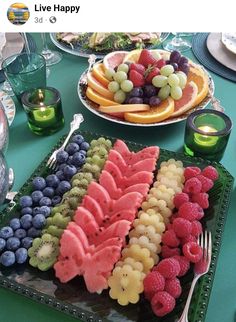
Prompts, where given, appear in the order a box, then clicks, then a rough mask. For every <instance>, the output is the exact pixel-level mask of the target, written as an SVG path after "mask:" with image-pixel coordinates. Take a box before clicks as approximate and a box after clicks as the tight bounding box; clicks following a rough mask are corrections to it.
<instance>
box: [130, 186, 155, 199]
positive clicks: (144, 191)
mask: <svg viewBox="0 0 236 322" xmlns="http://www.w3.org/2000/svg"><path fill="white" fill-rule="evenodd" d="M149 188H150V186H149V184H148V183H137V184H134V185H132V186H129V187H128V188H126V189H125V190H124V195H125V194H126V193H128V192H139V193H141V195H142V196H143V199H144V198H146V196H147V194H148V191H149Z"/></svg>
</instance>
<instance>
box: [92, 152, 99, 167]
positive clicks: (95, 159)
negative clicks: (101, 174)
mask: <svg viewBox="0 0 236 322" xmlns="http://www.w3.org/2000/svg"><path fill="white" fill-rule="evenodd" d="M100 160H101V158H100V156H99V155H97V154H95V155H94V156H93V157H92V162H93V163H95V164H98V165H99V163H100Z"/></svg>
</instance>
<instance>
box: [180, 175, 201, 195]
mask: <svg viewBox="0 0 236 322" xmlns="http://www.w3.org/2000/svg"><path fill="white" fill-rule="evenodd" d="M201 190H202V183H201V181H200V180H198V178H190V179H188V180H187V181H186V182H185V184H184V192H186V193H199V192H201Z"/></svg>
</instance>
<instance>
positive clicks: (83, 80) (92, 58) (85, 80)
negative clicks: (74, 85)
mask: <svg viewBox="0 0 236 322" xmlns="http://www.w3.org/2000/svg"><path fill="white" fill-rule="evenodd" d="M96 59H97V56H96V55H94V54H91V55H89V59H88V63H89V66H88V69H87V72H86V73H84V74H83V77H82V78H81V79H80V84H81V85H87V83H88V78H87V74H88V73H89V72H90V70H91V69H92V67H93V65H94V64H95V61H96Z"/></svg>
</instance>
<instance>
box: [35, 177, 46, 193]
mask: <svg viewBox="0 0 236 322" xmlns="http://www.w3.org/2000/svg"><path fill="white" fill-rule="evenodd" d="M32 184H33V189H34V190H43V189H44V188H45V187H46V181H45V179H44V178H43V177H36V178H34V179H33V182H32Z"/></svg>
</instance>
